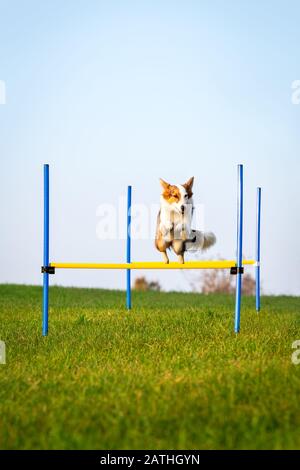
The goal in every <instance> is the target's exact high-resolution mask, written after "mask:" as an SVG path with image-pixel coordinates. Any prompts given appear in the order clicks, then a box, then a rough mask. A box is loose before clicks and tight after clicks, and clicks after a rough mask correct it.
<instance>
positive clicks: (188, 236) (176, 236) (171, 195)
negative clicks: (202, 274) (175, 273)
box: [155, 177, 216, 263]
mask: <svg viewBox="0 0 300 470" xmlns="http://www.w3.org/2000/svg"><path fill="white" fill-rule="evenodd" d="M193 183H194V177H192V178H190V179H189V180H188V181H187V182H186V183H184V184H177V185H172V184H169V183H166V181H164V180H162V179H160V184H161V186H162V189H163V192H162V194H161V197H160V211H159V213H158V216H157V226H156V238H155V246H156V248H157V249H158V251H160V252H161V253H162V256H163V261H164V262H165V263H169V258H168V255H167V249H168V248H172V249H173V251H174V252H175V253H176V254H177V256H178V262H179V263H184V253H185V252H186V251H197V250H205V249H206V248H209V247H210V246H212V245H213V244H214V243H215V241H216V237H215V235H214V234H213V233H211V232H201V231H199V230H192V216H193V192H192V188H193Z"/></svg>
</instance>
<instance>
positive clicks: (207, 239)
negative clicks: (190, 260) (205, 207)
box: [185, 230, 217, 251]
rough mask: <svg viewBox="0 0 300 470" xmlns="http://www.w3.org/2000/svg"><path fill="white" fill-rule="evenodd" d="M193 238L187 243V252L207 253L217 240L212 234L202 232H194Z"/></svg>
mask: <svg viewBox="0 0 300 470" xmlns="http://www.w3.org/2000/svg"><path fill="white" fill-rule="evenodd" d="M192 236H193V237H192V238H191V239H190V240H187V241H186V242H185V251H199V250H201V251H205V250H207V249H208V248H210V247H211V246H213V245H214V244H215V243H216V241H217V239H216V236H215V234H214V233H212V232H201V231H200V230H192Z"/></svg>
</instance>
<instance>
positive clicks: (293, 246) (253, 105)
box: [0, 0, 300, 294]
mask: <svg viewBox="0 0 300 470" xmlns="http://www.w3.org/2000/svg"><path fill="white" fill-rule="evenodd" d="M299 14H300V4H299V2H298V1H251V2H250V1H247V2H246V1H241V0H240V1H228V2H224V1H184V2H183V1H180V2H179V1H177V2H176V1H172V2H171V1H140V2H137V1H136V2H133V1H132V2H131V1H119V2H117V1H110V2H101V1H66V0H64V1H57V0H56V1H51V2H50V1H45V2H38V1H27V2H21V1H15V0H10V1H3V0H0V80H4V81H5V84H6V104H5V105H0V133H1V134H0V137H1V138H0V158H1V170H2V171H1V177H2V178H1V185H0V197H1V213H2V224H1V235H0V239H1V250H0V253H1V260H0V282H20V283H34V284H39V283H41V275H40V265H41V263H42V165H43V163H44V162H47V163H49V164H50V170H51V250H50V257H51V259H52V260H56V261H91V262H93V261H102V260H103V261H112V262H113V261H123V260H124V259H125V242H124V240H113V241H101V240H99V239H98V238H97V236H96V227H97V223H98V219H97V207H98V206H99V204H101V203H103V202H104V203H112V204H115V205H117V204H118V201H119V197H120V196H121V197H122V196H124V195H125V194H126V187H127V185H128V184H132V186H133V201H134V202H136V203H145V204H147V205H149V206H150V205H151V204H154V203H157V202H158V198H159V192H160V189H159V184H158V178H159V177H163V178H165V179H166V180H169V181H173V182H181V181H184V180H186V179H187V178H189V177H190V176H192V175H194V176H195V191H194V193H195V196H196V202H197V203H198V202H200V203H203V204H204V205H205V224H206V227H207V228H209V229H212V230H214V232H215V233H216V235H217V238H218V243H217V245H216V246H215V248H214V249H212V250H211V252H209V253H208V254H207V256H209V257H215V256H218V255H220V256H223V257H226V258H232V257H234V255H235V245H236V241H235V234H236V220H235V216H236V165H237V163H244V165H245V243H244V253H245V255H246V256H248V257H252V256H254V245H255V226H254V222H255V194H256V186H258V185H260V186H262V188H263V213H262V217H263V218H262V263H263V267H262V278H263V287H264V290H265V292H267V293H276V294H279V293H290V294H300V272H299V266H300V256H299V247H298V243H299V242H298V231H299V213H300V208H299V197H298V194H299V155H300V139H299V136H300V105H298V106H297V105H295V104H292V100H291V97H292V89H291V86H292V82H293V81H294V80H297V79H298V80H299V79H300V67H299V64H300V60H299V59H300V57H299V55H300V52H299V44H300V29H299ZM124 233H125V227H124ZM132 257H133V259H134V260H159V259H160V256H159V254H158V253H157V252H156V251H155V250H154V248H153V242H152V240H150V239H149V240H143V241H142V240H141V241H135V242H134V245H133V247H132ZM134 275H135V276H136V274H134ZM147 276H148V277H149V278H150V279H159V280H160V281H161V283H162V285H163V287H164V288H165V289H184V290H186V289H188V288H189V286H188V283H187V281H186V279H185V278H184V276H182V274H181V273H178V272H174V273H173V272H172V273H161V272H150V273H147ZM51 280H52V282H55V283H57V284H64V285H83V286H103V287H118V288H124V283H125V273H123V272H100V271H96V272H86V271H72V272H70V271H61V272H58V273H57V274H56V275H55V278H52V279H51Z"/></svg>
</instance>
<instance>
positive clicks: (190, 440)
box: [0, 285, 300, 449]
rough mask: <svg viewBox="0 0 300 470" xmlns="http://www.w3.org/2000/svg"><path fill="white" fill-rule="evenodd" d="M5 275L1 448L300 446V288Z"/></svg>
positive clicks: (0, 306)
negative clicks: (76, 282)
mask: <svg viewBox="0 0 300 470" xmlns="http://www.w3.org/2000/svg"><path fill="white" fill-rule="evenodd" d="M124 298H125V294H124V292H119V291H105V290H97V289H71V288H61V287H52V288H51V289H50V322H49V336H48V337H46V338H44V337H42V336H41V288H40V287H31V286H16V285H1V286H0V339H1V340H4V341H5V342H6V356H7V358H6V359H7V363H6V365H0V380H1V384H0V448H1V449H37V448H42V449H46V448H49V449H138V448H145V449H156V448H158V449H166V448H169V449H180V448H181V449H182V448H185V449H193V448H200V449H211V448H216V449H241V448H243V449H248V448H251V449H266V448H267V449H289V448H300V433H299V427H300V413H299V409H300V392H299V390H300V365H299V366H295V365H293V364H292V362H291V354H292V352H293V350H292V348H291V345H292V342H293V341H295V340H297V339H300V328H299V326H300V317H299V311H300V299H299V298H297V297H263V298H262V306H263V310H262V312H261V314H260V315H257V314H256V313H255V310H254V300H253V298H244V299H243V311H242V317H241V328H242V330H241V333H240V335H238V336H235V335H234V334H233V332H232V329H233V310H234V299H233V298H232V297H231V296H221V295H211V296H202V295H197V294H184V293H155V292H146V293H138V292H135V293H134V294H133V306H134V308H133V310H132V311H131V312H127V311H126V310H125V308H124Z"/></svg>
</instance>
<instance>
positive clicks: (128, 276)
mask: <svg viewBox="0 0 300 470" xmlns="http://www.w3.org/2000/svg"><path fill="white" fill-rule="evenodd" d="M126 237H127V249H126V262H127V263H131V186H128V188H127V236H126ZM126 307H127V309H128V310H130V309H131V270H130V269H127V270H126Z"/></svg>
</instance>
